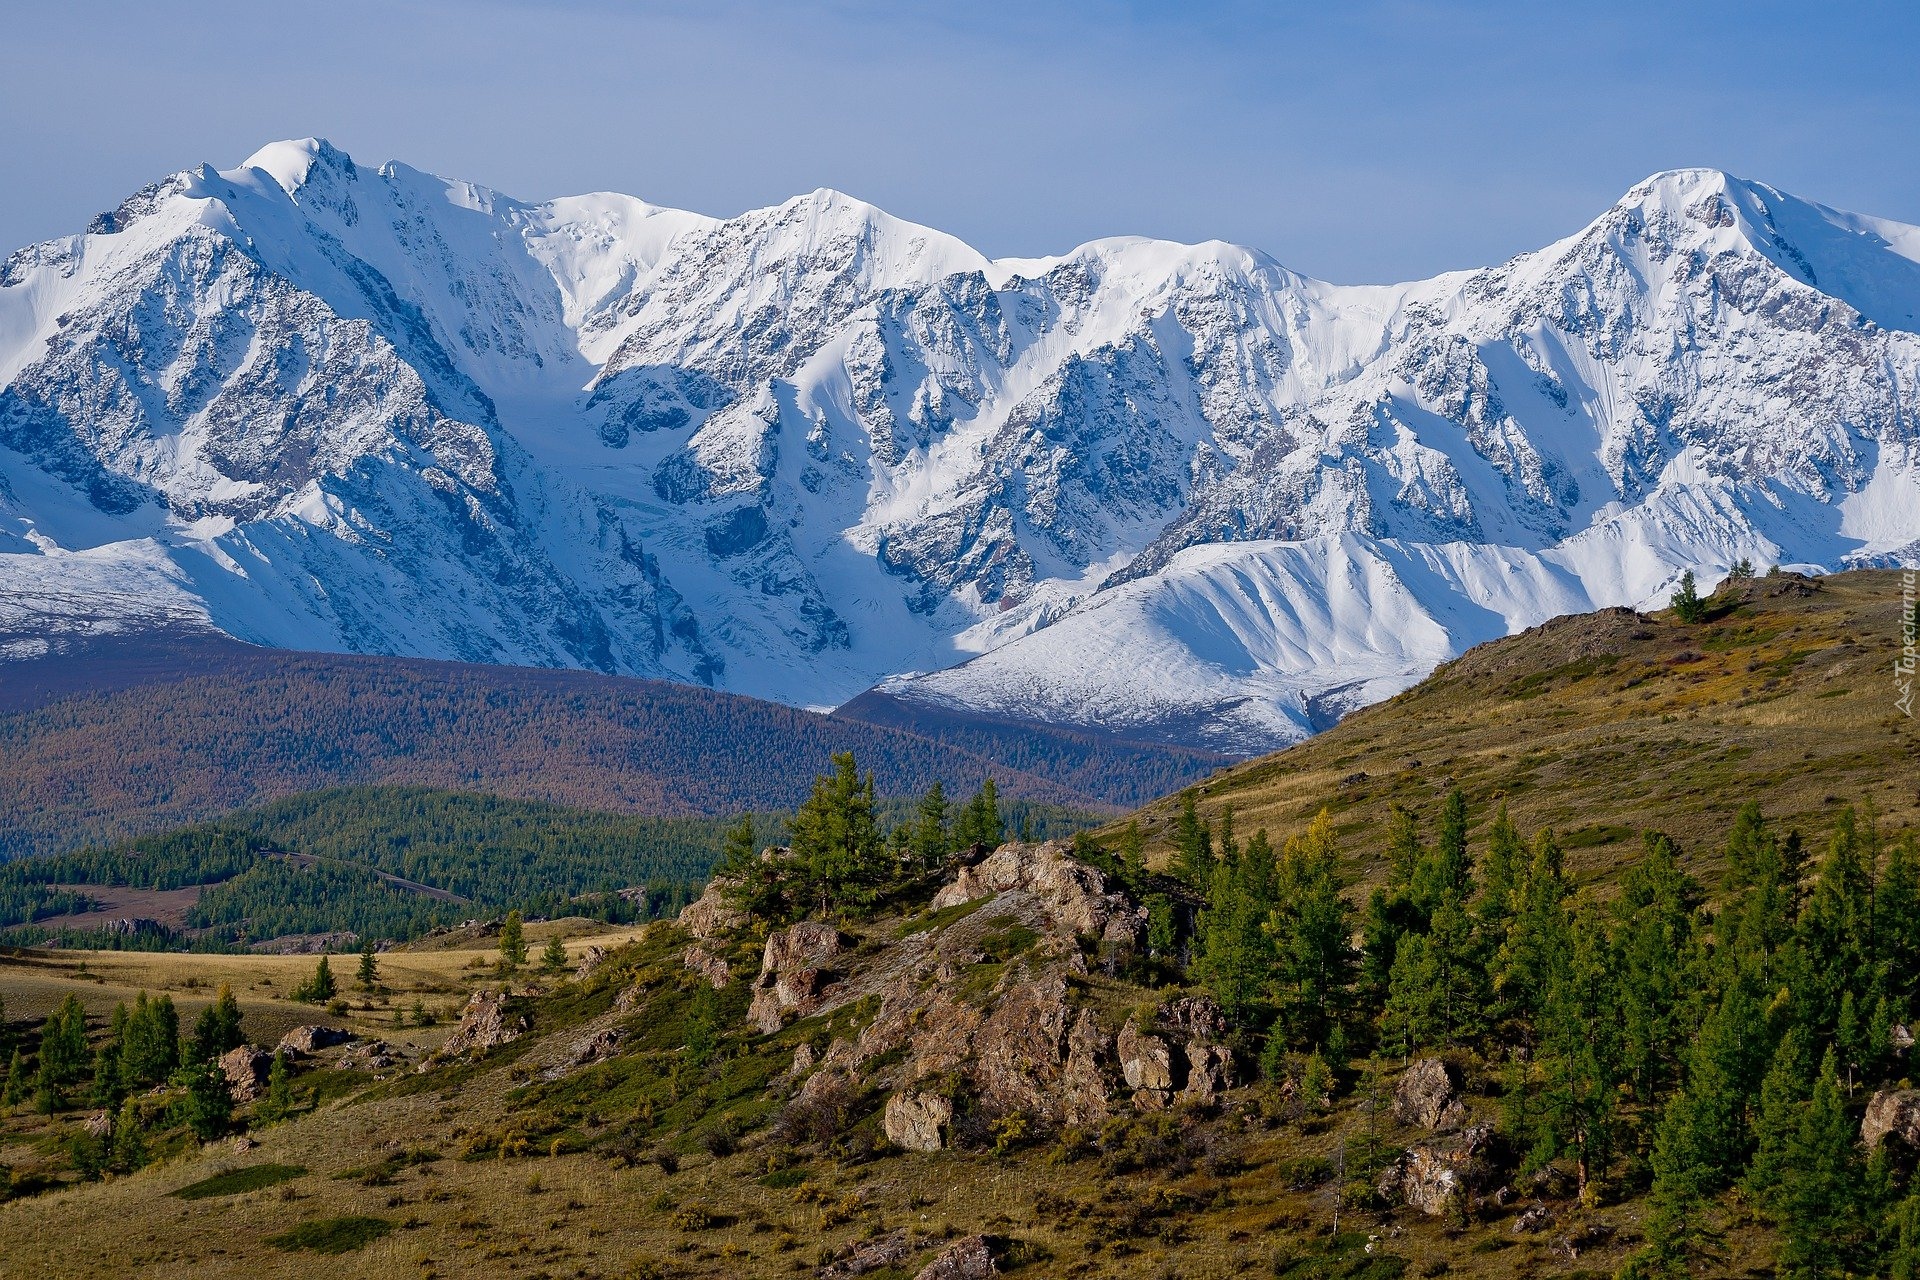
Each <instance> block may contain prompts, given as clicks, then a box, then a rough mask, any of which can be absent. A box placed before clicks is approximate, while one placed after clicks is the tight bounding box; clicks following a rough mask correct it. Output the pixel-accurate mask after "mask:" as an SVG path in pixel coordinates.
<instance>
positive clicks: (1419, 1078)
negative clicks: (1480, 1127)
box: [1393, 1058, 1467, 1130]
mask: <svg viewBox="0 0 1920 1280" xmlns="http://www.w3.org/2000/svg"><path fill="white" fill-rule="evenodd" d="M1393 1116H1394V1119H1396V1120H1398V1121H1399V1122H1400V1123H1401V1124H1410V1125H1417V1126H1418V1127H1420V1128H1422V1129H1434V1130H1449V1129H1458V1128H1459V1127H1460V1126H1461V1125H1463V1124H1465V1123H1466V1122H1467V1108H1466V1105H1465V1104H1464V1103H1463V1102H1461V1101H1460V1094H1459V1090H1458V1089H1456V1088H1455V1086H1454V1082H1453V1075H1452V1073H1451V1072H1450V1071H1448V1069H1447V1064H1446V1063H1445V1062H1442V1061H1441V1060H1440V1059H1439V1058H1418V1059H1415V1060H1414V1062H1413V1064H1412V1065H1411V1066H1409V1067H1408V1068H1407V1070H1406V1072H1405V1074H1403V1075H1402V1076H1401V1077H1400V1083H1399V1084H1398V1085H1397V1086H1395V1088H1394V1091H1393Z"/></svg>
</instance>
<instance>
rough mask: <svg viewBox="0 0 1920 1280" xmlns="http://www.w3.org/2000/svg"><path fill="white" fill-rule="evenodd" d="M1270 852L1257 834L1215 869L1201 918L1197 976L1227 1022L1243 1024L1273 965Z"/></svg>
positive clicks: (1261, 833)
mask: <svg viewBox="0 0 1920 1280" xmlns="http://www.w3.org/2000/svg"><path fill="white" fill-rule="evenodd" d="M1273 880H1274V863H1273V850H1272V847H1271V846H1270V845H1269V844H1268V843H1267V833H1266V832H1265V831H1257V832H1255V833H1254V836H1253V838H1252V839H1251V840H1249V841H1247V847H1246V848H1245V849H1244V850H1241V851H1238V852H1237V853H1236V854H1235V856H1232V857H1229V858H1228V859H1226V860H1224V861H1223V862H1222V863H1221V864H1220V865H1219V866H1217V867H1216V868H1215V874H1214V877H1213V892H1212V894H1211V895H1210V898H1211V900H1210V903H1209V906H1208V908H1207V910H1206V913H1205V917H1204V920H1205V923H1204V927H1203V929H1202V939H1203V940H1202V942H1201V945H1200V949H1199V950H1200V954H1199V957H1198V959H1197V961H1196V963H1195V966H1194V968H1195V972H1196V976H1197V977H1199V978H1200V980H1201V981H1202V982H1204V983H1205V984H1206V985H1207V989H1208V990H1209V991H1210V992H1212V993H1213V997H1214V999H1215V1000H1217V1001H1218V1002H1219V1004H1220V1008H1221V1010H1222V1011H1223V1012H1224V1013H1225V1014H1226V1015H1227V1017H1228V1018H1229V1019H1230V1020H1232V1021H1234V1022H1236V1023H1238V1022H1242V1021H1244V1020H1245V1019H1246V1017H1247V1016H1248V1014H1249V1013H1250V1012H1251V1010H1252V1009H1253V1007H1254V1005H1255V1004H1256V1002H1257V1001H1258V1000H1259V999H1260V996H1261V994H1262V987H1263V986H1264V985H1265V983H1266V979H1267V975H1268V973H1269V971H1270V970H1271V968H1272V965H1273V944H1272V940H1271V938H1270V937H1269V936H1268V932H1267V928H1266V926H1267V914H1268V912H1269V911H1270V910H1271V909H1272V904H1273V893H1274V886H1273Z"/></svg>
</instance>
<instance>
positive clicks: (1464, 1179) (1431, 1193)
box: [1379, 1124, 1493, 1218]
mask: <svg viewBox="0 0 1920 1280" xmlns="http://www.w3.org/2000/svg"><path fill="white" fill-rule="evenodd" d="M1492 1136H1493V1126H1492V1125H1485V1124H1478V1125H1474V1126H1472V1127H1471V1128H1468V1129H1466V1130H1463V1131H1462V1132H1461V1133H1460V1135H1459V1136H1458V1137H1456V1138H1452V1139H1450V1140H1448V1141H1445V1142H1436V1143H1428V1144H1424V1145H1419V1146H1412V1147H1408V1148H1407V1150H1406V1151H1405V1152H1404V1153H1403V1154H1402V1155H1401V1157H1400V1158H1399V1159H1398V1160H1396V1161H1395V1162H1394V1163H1393V1165H1392V1166H1391V1167H1390V1168H1389V1169H1388V1170H1387V1171H1386V1173H1385V1174H1384V1175H1382V1177H1381V1179H1380V1187H1379V1191H1380V1195H1381V1197H1382V1198H1383V1199H1386V1200H1389V1201H1398V1202H1400V1203H1402V1204H1405V1205H1407V1206H1408V1207H1409V1208H1414V1209H1418V1210H1419V1211H1420V1212H1422V1213H1424V1214H1426V1215H1428V1216H1429V1217H1436V1218H1437V1217H1439V1216H1440V1215H1441V1214H1443V1213H1445V1212H1447V1210H1448V1208H1449V1207H1450V1206H1451V1205H1453V1204H1454V1203H1455V1202H1456V1201H1457V1200H1458V1199H1460V1198H1461V1197H1463V1196H1466V1195H1468V1194H1470V1193H1472V1192H1473V1191H1474V1189H1475V1188H1477V1187H1479V1186H1481V1185H1483V1183H1484V1180H1485V1178H1486V1175H1487V1172H1488V1169H1487V1160H1486V1147H1487V1142H1488V1139H1490V1138H1491V1137H1492Z"/></svg>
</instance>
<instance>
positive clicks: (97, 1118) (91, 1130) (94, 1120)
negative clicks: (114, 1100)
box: [80, 1111, 113, 1142]
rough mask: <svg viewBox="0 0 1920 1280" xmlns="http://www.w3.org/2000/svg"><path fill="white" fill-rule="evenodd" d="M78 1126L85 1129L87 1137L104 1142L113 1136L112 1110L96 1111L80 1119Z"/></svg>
mask: <svg viewBox="0 0 1920 1280" xmlns="http://www.w3.org/2000/svg"><path fill="white" fill-rule="evenodd" d="M80 1127H81V1128H82V1129H84V1130H86V1132H87V1136H88V1137H90V1138H99V1139H100V1140H101V1141H103V1142H104V1141H106V1140H107V1139H109V1138H111V1137H113V1112H111V1111H96V1112H94V1113H93V1114H92V1115H90V1116H88V1117H87V1118H86V1119H84V1120H82V1121H81V1122H80Z"/></svg>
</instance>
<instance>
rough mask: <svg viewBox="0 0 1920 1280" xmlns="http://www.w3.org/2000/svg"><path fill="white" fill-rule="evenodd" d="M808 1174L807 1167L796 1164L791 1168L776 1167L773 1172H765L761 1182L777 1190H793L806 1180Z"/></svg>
mask: <svg viewBox="0 0 1920 1280" xmlns="http://www.w3.org/2000/svg"><path fill="white" fill-rule="evenodd" d="M807 1176H808V1171H807V1169H806V1167H805V1166H803V1165H796V1166H794V1167H793V1168H791V1169H775V1170H774V1171H773V1172H772V1173H768V1174H763V1175H762V1176H761V1177H760V1179H759V1183H760V1185H761V1186H763V1187H770V1188H772V1189H773V1190H775V1191H791V1190H793V1189H794V1188H795V1187H797V1186H799V1185H800V1184H801V1183H803V1182H805V1181H806V1180H807Z"/></svg>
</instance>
